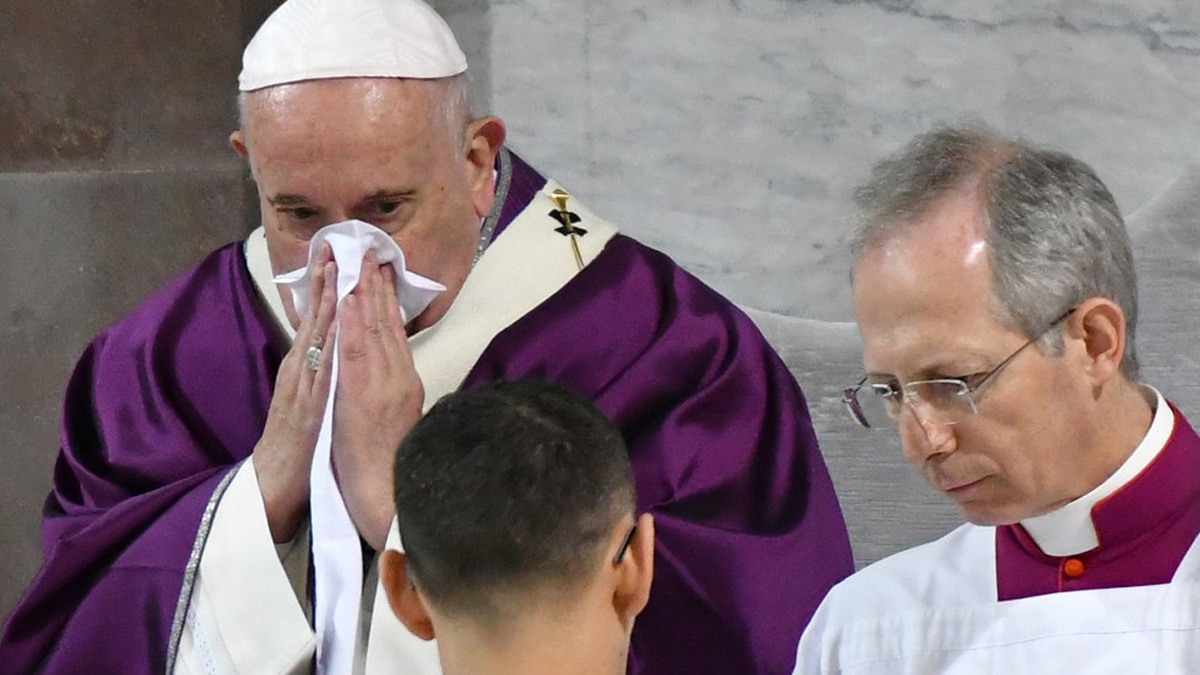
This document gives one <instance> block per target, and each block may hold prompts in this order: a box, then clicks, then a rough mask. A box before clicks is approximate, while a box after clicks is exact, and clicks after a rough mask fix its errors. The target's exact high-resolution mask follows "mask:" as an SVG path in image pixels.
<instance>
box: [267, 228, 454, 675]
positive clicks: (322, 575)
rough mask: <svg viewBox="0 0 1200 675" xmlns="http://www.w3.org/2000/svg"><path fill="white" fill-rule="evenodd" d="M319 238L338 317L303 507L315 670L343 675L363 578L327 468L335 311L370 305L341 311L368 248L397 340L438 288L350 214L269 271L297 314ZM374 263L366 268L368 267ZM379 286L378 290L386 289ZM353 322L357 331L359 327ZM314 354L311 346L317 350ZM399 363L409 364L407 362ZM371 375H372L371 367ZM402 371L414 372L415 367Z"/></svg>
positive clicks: (355, 541) (337, 366)
mask: <svg viewBox="0 0 1200 675" xmlns="http://www.w3.org/2000/svg"><path fill="white" fill-rule="evenodd" d="M325 243H328V244H329V247H330V250H331V252H332V255H333V260H334V262H335V263H336V265H337V284H336V285H337V289H336V291H337V303H338V305H337V308H338V310H337V318H335V321H338V322H339V328H338V331H337V332H336V333H335V335H334V338H333V340H332V344H328V345H324V349H333V350H334V353H333V358H332V360H331V362H332V371H333V372H332V374H331V377H332V386H331V389H330V394H329V398H328V400H327V402H326V406H325V416H324V418H323V420H322V422H321V430H320V433H319V434H318V437H317V445H316V449H315V450H314V452H313V462H312V472H311V476H310V493H309V494H310V496H309V508H310V512H311V516H312V554H313V566H314V575H315V578H316V593H315V594H316V616H315V623H316V632H317V640H318V642H317V668H318V672H320V673H349V672H350V670H351V666H352V663H353V658H354V649H355V644H356V643H357V641H358V640H357V637H358V636H357V632H358V621H359V600H360V597H361V594H362V584H363V580H362V554H361V547H360V544H359V532H358V529H357V528H356V526H355V524H354V521H353V519H352V518H351V515H350V512H349V510H348V509H347V505H346V501H345V499H344V498H343V495H342V492H341V490H340V489H339V486H338V483H337V481H336V480H335V478H334V473H333V462H332V459H333V438H334V435H333V423H334V402H335V400H337V392H338V373H339V371H340V370H341V360H340V358H339V353H338V350H337V342H338V340H339V336H340V335H341V334H342V333H343V331H346V332H347V334H349V332H348V331H349V330H350V328H349V327H347V326H342V325H340V322H341V318H342V317H343V316H347V317H350V316H353V317H355V318H358V317H360V316H362V313H363V311H372V309H373V307H371V306H368V305H369V304H370V303H367V302H363V301H358V298H357V297H356V298H355V301H356V302H355V305H354V307H353V309H352V310H349V311H348V310H347V306H346V305H345V304H344V302H345V299H346V298H347V297H348V296H349V295H350V294H351V293H352V292H353V291H354V289H355V288H356V287H358V286H359V283H360V281H365V283H367V284H368V286H367V287H368V288H369V284H370V283H375V282H374V281H373V280H360V275H361V274H362V272H363V260H364V258H366V257H367V254H368V252H371V251H373V252H374V256H375V260H376V262H377V263H378V264H379V265H384V264H390V265H391V266H392V268H393V270H394V271H395V274H393V275H385V276H384V278H388V276H390V277H391V278H393V279H394V283H395V298H396V299H397V302H398V304H399V310H400V317H401V324H402V325H401V326H399V327H398V328H397V330H398V331H399V332H400V333H401V336H400V339H401V340H403V339H405V338H404V336H403V335H402V334H403V327H402V326H403V324H407V323H408V322H409V321H411V320H412V319H413V318H415V317H416V316H417V315H419V314H420V313H421V312H422V311H424V310H425V308H426V307H428V306H429V303H430V302H432V301H433V299H434V297H436V296H437V294H438V293H440V292H442V291H444V290H446V288H445V286H443V285H441V284H439V283H438V282H436V281H433V280H431V279H427V278H425V277H422V276H420V275H417V274H414V273H412V272H409V271H408V270H407V268H406V266H405V260H404V253H403V252H402V251H401V250H400V247H399V246H398V245H397V244H396V242H395V241H394V240H393V239H392V238H391V237H390V236H388V234H387V233H386V232H383V231H382V230H380V229H378V228H376V227H374V226H373V225H370V224H368V223H365V222H362V221H358V220H351V221H346V222H343V223H336V224H334V225H329V226H326V227H324V228H321V229H320V230H318V231H317V233H316V234H315V235H314V236H313V238H312V241H311V244H310V247H309V265H307V266H305V267H304V268H301V269H298V270H294V271H292V272H287V273H285V274H281V275H279V276H277V277H275V283H277V284H283V285H287V286H288V287H289V289H290V290H291V293H292V300H293V302H294V304H295V307H296V312H297V313H298V314H301V315H303V314H304V313H305V312H307V310H308V306H309V303H310V302H312V300H313V299H312V298H310V297H309V293H310V276H311V274H312V272H311V268H312V262H313V260H314V259H315V258H316V256H317V255H318V252H319V251H320V248H321V246H322V245H323V244H325ZM368 267H369V266H368ZM374 269H375V268H371V269H370V270H368V273H371V272H373V271H374ZM382 288H383V289H385V292H386V288H387V287H386V286H384V287H382ZM379 297H383V296H379ZM356 328H360V329H361V326H358V327H356ZM347 344H349V343H347ZM314 349H316V348H314ZM319 353H320V352H319V350H318V351H317V354H318V355H319ZM402 367H403V365H402ZM407 367H408V368H409V369H410V370H411V361H410V362H409V363H408V364H407ZM375 375H377V376H378V375H379V373H375ZM410 375H411V376H412V377H415V372H413V373H410ZM355 384H358V383H357V382H356V383H355ZM418 409H419V406H418ZM346 412H348V411H339V415H338V418H339V420H341V419H343V418H344V413H346ZM349 412H358V411H349ZM385 423H387V422H385ZM397 424H399V421H397ZM394 448H395V446H392V448H391V449H392V450H394ZM339 456H341V455H339ZM339 466H341V465H340V464H339ZM373 469H374V470H375V471H377V472H379V473H380V474H382V475H387V476H390V475H391V472H390V469H391V467H390V466H379V467H374V468H373ZM348 494H349V493H348Z"/></svg>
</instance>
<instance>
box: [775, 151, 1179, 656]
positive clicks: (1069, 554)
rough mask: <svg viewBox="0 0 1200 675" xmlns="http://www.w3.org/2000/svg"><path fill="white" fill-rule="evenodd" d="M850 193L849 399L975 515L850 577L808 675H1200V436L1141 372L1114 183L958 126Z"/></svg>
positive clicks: (805, 649) (813, 637) (816, 631)
mask: <svg viewBox="0 0 1200 675" xmlns="http://www.w3.org/2000/svg"><path fill="white" fill-rule="evenodd" d="M858 199H859V201H860V205H861V206H862V207H863V211H864V217H863V220H862V225H861V227H860V229H859V230H858V232H857V234H856V238H855V239H854V242H855V244H854V249H853V250H854V253H855V260H856V262H855V266H854V305H855V313H856V316H857V320H858V325H859V331H860V333H861V335H862V339H863V362H864V365H865V367H866V376H865V377H864V378H863V380H862V381H861V382H859V383H857V384H855V385H854V386H853V387H852V388H850V389H848V390H846V393H845V402H846V403H847V406H848V408H849V410H850V412H851V413H852V414H853V416H854V418H855V419H856V420H857V421H858V422H859V423H861V424H862V425H863V426H868V427H871V428H878V429H881V430H885V431H886V430H887V429H892V428H894V427H896V426H898V427H899V433H900V438H901V443H902V446H903V448H904V454H905V457H906V458H907V459H908V460H909V461H910V462H911V463H912V464H913V465H914V466H916V467H917V468H918V469H919V470H920V471H921V473H922V475H923V476H924V477H925V478H926V480H927V481H928V482H929V484H930V485H931V486H932V487H933V488H934V489H936V490H938V491H940V492H944V493H945V494H946V496H947V497H948V498H950V499H951V500H953V501H954V502H955V504H956V505H957V506H958V507H959V509H960V510H961V511H962V513H963V515H964V516H966V518H967V520H969V521H970V523H969V524H966V525H963V526H962V527H960V528H958V529H956V530H954V531H953V532H951V533H950V534H948V535H946V536H945V537H943V538H942V539H940V540H938V541H935V542H933V543H930V544H926V545H924V546H920V547H917V548H915V549H911V550H909V551H905V552H902V553H900V554H897V555H895V556H892V557H890V558H887V559H885V560H883V561H880V562H879V563H876V564H874V565H872V566H870V567H868V568H866V569H864V570H862V571H861V572H859V573H858V574H855V575H854V576H852V577H850V578H849V579H847V580H846V581H844V582H842V583H841V584H839V585H838V586H836V587H835V588H834V590H833V591H831V592H830V594H829V596H828V597H827V598H826V599H825V601H824V602H823V603H822V605H821V608H820V609H819V610H818V611H817V614H816V616H815V617H814V619H813V621H812V622H811V623H810V624H809V626H808V628H807V630H806V631H805V633H804V636H803V638H802V639H801V641H800V645H799V650H798V656H797V666H796V671H795V672H796V673H798V674H803V675H809V674H812V675H816V674H818V673H820V674H827V673H854V674H856V675H869V674H883V673H887V674H889V675H895V674H904V673H913V674H915V673H921V674H923V675H931V674H937V673H962V674H964V675H966V674H970V675H977V674H978V673H1024V674H1043V673H1044V674H1051V673H1054V674H1058V673H1067V672H1084V673H1160V674H1167V673H1171V674H1176V675H1182V674H1184V673H1196V672H1198V671H1197V668H1200V611H1198V610H1197V608H1200V544H1197V540H1198V539H1197V535H1198V534H1200V439H1198V438H1197V435H1196V433H1195V431H1194V430H1193V429H1192V427H1191V426H1190V425H1189V424H1188V422H1187V420H1186V419H1184V416H1183V415H1182V414H1181V413H1180V411H1179V410H1178V409H1176V408H1174V407H1173V406H1172V404H1171V403H1170V402H1169V401H1167V400H1166V399H1165V398H1164V397H1163V395H1162V394H1161V393H1159V392H1158V391H1156V390H1155V389H1153V388H1151V387H1149V386H1147V385H1145V384H1141V383H1139V380H1138V364H1137V359H1136V353H1135V349H1134V326H1135V324H1136V321H1137V288H1136V283H1135V279H1134V270H1133V256H1132V253H1131V250H1130V243H1129V239H1128V236H1127V234H1126V230H1125V224H1124V222H1123V220H1122V218H1121V215H1120V213H1119V211H1118V209H1117V206H1116V203H1115V202H1114V201H1113V198H1112V195H1111V194H1109V192H1108V190H1107V189H1106V188H1105V187H1104V184H1103V183H1102V182H1101V181H1100V179H1099V178H1097V177H1096V175H1095V173H1093V171H1092V170H1091V169H1090V168H1089V167H1088V166H1087V165H1085V164H1084V163H1082V162H1080V161H1079V160H1076V159H1074V158H1072V157H1069V156H1067V155H1065V154H1063V153H1060V152H1056V151H1052V150H1045V149H1040V148H1036V147H1031V146H1029V145H1026V144H1024V143H1021V142H1016V141H1011V140H1006V139H1003V138H999V137H997V136H995V135H994V134H993V133H992V132H989V131H987V130H983V129H951V128H945V129H940V130H937V131H934V132H932V133H930V134H927V135H924V136H921V137H918V138H917V139H916V140H914V141H913V142H912V143H911V144H910V145H908V146H907V147H906V148H905V149H904V150H902V151H901V152H900V153H899V154H898V155H896V156H894V157H892V158H889V159H887V160H885V161H883V162H882V163H880V164H879V165H878V166H877V167H876V168H875V170H874V172H873V173H872V176H871V180H870V181H869V182H868V184H867V185H865V186H864V187H862V188H861V189H860V190H859V192H858ZM1181 290H1183V289H1181Z"/></svg>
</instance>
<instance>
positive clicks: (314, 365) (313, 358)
mask: <svg viewBox="0 0 1200 675" xmlns="http://www.w3.org/2000/svg"><path fill="white" fill-rule="evenodd" d="M304 362H305V364H307V365H308V369H309V370H311V371H313V372H314V373H315V372H317V371H318V370H320V369H321V348H320V347H318V346H316V345H313V346H311V347H309V348H308V351H307V352H305V353H304Z"/></svg>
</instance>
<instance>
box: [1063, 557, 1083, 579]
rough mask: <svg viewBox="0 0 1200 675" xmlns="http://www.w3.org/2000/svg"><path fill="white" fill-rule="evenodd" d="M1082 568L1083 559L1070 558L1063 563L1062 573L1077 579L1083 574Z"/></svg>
mask: <svg viewBox="0 0 1200 675" xmlns="http://www.w3.org/2000/svg"><path fill="white" fill-rule="evenodd" d="M1083 570H1084V567H1083V561H1082V560H1080V559H1078V558H1071V559H1070V560H1068V561H1066V562H1064V563H1063V574H1065V575H1067V576H1069V577H1071V578H1072V579H1078V578H1079V577H1081V576H1083Z"/></svg>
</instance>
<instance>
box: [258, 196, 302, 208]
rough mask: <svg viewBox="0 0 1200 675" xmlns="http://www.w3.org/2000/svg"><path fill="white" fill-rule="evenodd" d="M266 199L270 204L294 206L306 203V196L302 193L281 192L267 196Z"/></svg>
mask: <svg viewBox="0 0 1200 675" xmlns="http://www.w3.org/2000/svg"><path fill="white" fill-rule="evenodd" d="M267 201H268V202H270V203H271V205H272V206H296V205H297V204H308V203H309V201H308V198H307V197H304V196H303V195H292V194H282V195H275V196H274V197H267Z"/></svg>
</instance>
